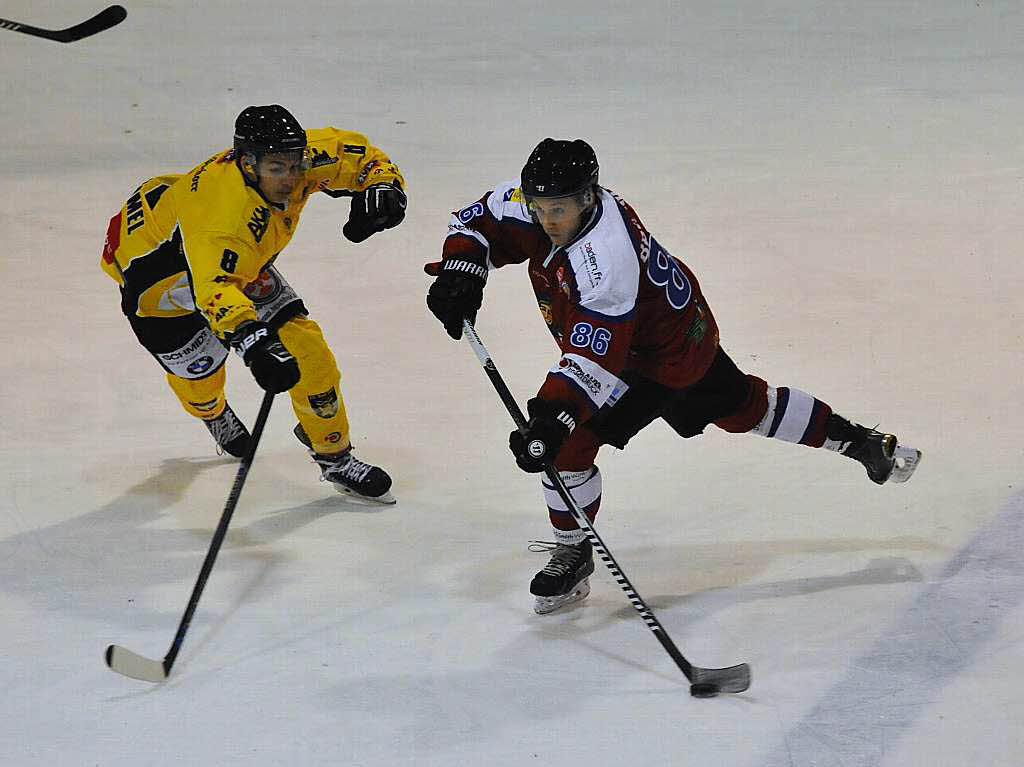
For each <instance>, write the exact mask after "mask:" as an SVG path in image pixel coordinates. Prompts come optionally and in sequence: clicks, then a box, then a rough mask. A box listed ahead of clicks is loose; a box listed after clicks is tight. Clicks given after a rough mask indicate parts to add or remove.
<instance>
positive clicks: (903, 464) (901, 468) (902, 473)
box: [889, 445, 921, 482]
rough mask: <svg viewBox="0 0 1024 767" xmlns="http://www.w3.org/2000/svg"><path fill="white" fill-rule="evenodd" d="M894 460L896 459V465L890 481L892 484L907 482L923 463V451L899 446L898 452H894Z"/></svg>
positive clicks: (897, 447)
mask: <svg viewBox="0 0 1024 767" xmlns="http://www.w3.org/2000/svg"><path fill="white" fill-rule="evenodd" d="M893 458H895V459H896V463H894V464H893V467H892V474H890V475H889V480H890V481H891V482H906V481H907V480H908V479H910V477H911V475H912V474H913V473H914V470H915V469H916V468H917V464H919V463H920V462H921V451H920V450H918V449H917V448H913V447H904V446H903V445H897V446H896V450H895V451H893Z"/></svg>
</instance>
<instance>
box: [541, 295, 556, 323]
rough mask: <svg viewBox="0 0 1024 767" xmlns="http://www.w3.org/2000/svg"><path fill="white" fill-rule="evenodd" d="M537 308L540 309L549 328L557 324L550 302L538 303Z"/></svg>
mask: <svg viewBox="0 0 1024 767" xmlns="http://www.w3.org/2000/svg"><path fill="white" fill-rule="evenodd" d="M537 306H539V307H540V314H541V316H542V317H543V318H544V322H546V323H547V325H548V327H551V326H552V325H554V324H555V315H554V313H553V312H552V311H551V302H550V301H538V302H537Z"/></svg>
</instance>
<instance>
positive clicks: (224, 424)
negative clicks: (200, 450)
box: [203, 405, 249, 458]
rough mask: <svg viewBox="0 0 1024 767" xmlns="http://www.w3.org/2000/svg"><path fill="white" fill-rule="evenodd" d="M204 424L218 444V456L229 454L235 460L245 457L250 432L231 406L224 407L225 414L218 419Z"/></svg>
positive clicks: (204, 421)
mask: <svg viewBox="0 0 1024 767" xmlns="http://www.w3.org/2000/svg"><path fill="white" fill-rule="evenodd" d="M203 423H205V424H206V428H207V429H209V430H210V434H211V435H212V436H213V441H214V442H216V443H217V454H218V455H220V454H221V453H227V454H228V455H233V456H234V457H235V458H241V457H242V456H244V455H245V451H246V448H248V447H249V430H248V429H246V428H245V424H244V423H242V421H241V420H240V419H239V418H238V416H237V415H235V411H234V410H232V409H231V405H224V412H223V413H221V414H220V415H219V416H217V417H216V418H210V419H208V420H206V419H204V420H203Z"/></svg>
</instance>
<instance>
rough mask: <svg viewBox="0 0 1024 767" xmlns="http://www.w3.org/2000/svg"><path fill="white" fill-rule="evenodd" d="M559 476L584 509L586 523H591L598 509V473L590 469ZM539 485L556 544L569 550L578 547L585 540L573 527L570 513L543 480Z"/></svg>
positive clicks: (599, 503) (598, 471) (599, 490)
mask: <svg viewBox="0 0 1024 767" xmlns="http://www.w3.org/2000/svg"><path fill="white" fill-rule="evenodd" d="M559 474H560V475H561V477H562V480H563V481H564V482H565V486H566V487H567V488H568V489H569V492H570V493H572V497H573V499H574V500H575V501H576V503H577V505H579V507H580V508H581V509H583V512H584V513H585V514H586V515H587V519H589V520H590V521H591V522H593V521H594V518H595V517H596V516H597V512H598V509H599V508H600V506H601V470H600V469H598V468H597V466H591V467H590V468H589V469H584V470H583V471H562V472H559ZM541 482H542V484H543V487H544V500H545V502H546V503H547V506H548V517H549V519H550V520H551V529H552V532H553V534H554V536H555V540H556V541H558V542H559V543H564V544H567V545H570V546H572V545H575V544H577V543H579V542H580V541H582V540H583V539H584V537H586V536H585V535H584V533H583V530H581V529H580V527H579V525H578V524H576V520H575V519H574V518H573V516H572V514H571V513H570V512H569V507H568V506H566V505H565V503H564V502H563V501H562V499H561V497H560V496H559V495H558V491H556V490H555V488H554V486H553V485H551V484H549V483H548V481H547V479H546V478H545V479H542V480H541Z"/></svg>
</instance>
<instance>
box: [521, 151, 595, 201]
mask: <svg viewBox="0 0 1024 767" xmlns="http://www.w3.org/2000/svg"><path fill="white" fill-rule="evenodd" d="M597 171H598V165H597V155H596V154H594V150H593V149H592V148H591V146H590V144H588V143H587V142H586V141H584V140H583V139H576V140H575V141H567V140H556V139H553V138H546V139H544V140H543V141H541V142H540V143H539V144H537V147H536V148H535V149H534V150H533V153H532V154H531V155H530V159H528V160H527V161H526V165H524V166H523V174H522V178H521V182H522V187H521V188H522V190H523V194H525V195H526V196H527V197H568V196H570V195H573V194H577V193H579V192H582V191H584V190H586V189H587V188H588V187H590V186H591V185H592V184H596V183H597Z"/></svg>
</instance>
